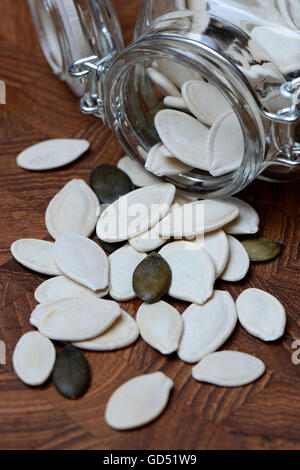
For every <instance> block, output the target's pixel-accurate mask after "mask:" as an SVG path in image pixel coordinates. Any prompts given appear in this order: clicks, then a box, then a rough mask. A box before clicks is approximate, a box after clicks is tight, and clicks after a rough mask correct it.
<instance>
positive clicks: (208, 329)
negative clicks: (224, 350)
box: [178, 291, 237, 363]
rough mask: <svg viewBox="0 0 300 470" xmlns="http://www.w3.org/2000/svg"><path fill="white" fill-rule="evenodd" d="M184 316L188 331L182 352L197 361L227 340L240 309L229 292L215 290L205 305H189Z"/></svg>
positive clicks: (182, 356)
mask: <svg viewBox="0 0 300 470" xmlns="http://www.w3.org/2000/svg"><path fill="white" fill-rule="evenodd" d="M182 319H183V324H184V333H183V336H182V339H181V343H180V346H179V350H178V356H179V358H180V359H181V360H182V361H184V362H189V363H195V362H199V361H201V359H203V358H204V357H205V356H207V354H210V353H212V352H215V351H217V349H219V348H220V347H221V346H222V345H223V344H224V343H225V342H226V341H227V339H228V338H229V337H230V336H231V334H232V332H233V330H234V329H235V327H236V323H237V311H236V307H235V303H234V301H233V299H232V297H231V295H230V294H229V293H228V292H224V291H214V295H213V297H212V298H211V299H210V300H208V302H206V304H205V305H202V306H201V305H196V304H193V305H191V306H190V307H189V308H187V310H185V312H184V313H183V316H182Z"/></svg>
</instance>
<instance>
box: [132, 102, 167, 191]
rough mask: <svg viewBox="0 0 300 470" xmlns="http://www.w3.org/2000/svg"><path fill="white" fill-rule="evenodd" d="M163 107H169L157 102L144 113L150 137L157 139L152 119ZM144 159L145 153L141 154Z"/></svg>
mask: <svg viewBox="0 0 300 470" xmlns="http://www.w3.org/2000/svg"><path fill="white" fill-rule="evenodd" d="M165 109H169V108H168V107H167V106H166V105H165V104H164V103H157V104H156V105H155V106H153V107H152V108H151V109H150V111H148V112H147V113H146V116H145V126H146V128H147V130H148V131H150V132H151V134H152V137H153V138H155V140H156V139H157V140H158V139H159V136H158V133H157V131H156V127H155V124H154V119H155V116H156V115H157V113H159V111H163V110H165ZM139 153H140V155H141V152H139ZM141 156H142V157H143V158H144V159H145V160H146V158H145V157H147V154H146V156H145V155H141ZM152 184H155V183H152Z"/></svg>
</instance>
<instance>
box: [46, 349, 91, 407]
mask: <svg viewBox="0 0 300 470" xmlns="http://www.w3.org/2000/svg"><path fill="white" fill-rule="evenodd" d="M52 381H53V384H54V386H55V388H56V389H57V390H58V392H59V393H61V394H62V395H63V396H64V397H66V398H69V399H70V400H77V399H78V398H81V397H82V396H83V395H84V394H85V393H86V392H87V391H88V388H89V386H90V382H91V370H90V366H89V363H88V361H87V360H86V358H85V356H84V355H83V354H82V352H80V351H78V349H76V348H75V347H74V346H73V345H72V344H68V345H67V346H66V347H65V348H64V350H63V351H62V352H60V353H59V354H58V355H57V359H56V364H55V367H54V371H53V374H52Z"/></svg>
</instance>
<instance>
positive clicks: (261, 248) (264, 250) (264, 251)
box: [242, 238, 284, 262]
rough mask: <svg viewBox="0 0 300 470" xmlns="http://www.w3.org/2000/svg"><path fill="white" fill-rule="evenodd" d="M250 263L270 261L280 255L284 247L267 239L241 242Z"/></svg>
mask: <svg viewBox="0 0 300 470" xmlns="http://www.w3.org/2000/svg"><path fill="white" fill-rule="evenodd" d="M242 244H243V247H244V248H245V250H246V251H247V253H248V255H249V257H250V261H252V262H260V261H271V260H273V259H275V258H277V257H278V256H279V255H281V253H282V251H283V248H284V245H283V244H282V243H277V242H274V241H273V240H270V239H268V238H254V239H250V240H244V241H242Z"/></svg>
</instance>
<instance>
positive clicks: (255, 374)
mask: <svg viewBox="0 0 300 470" xmlns="http://www.w3.org/2000/svg"><path fill="white" fill-rule="evenodd" d="M264 372H265V365H264V363H263V362H262V361H261V360H260V359H257V358H256V357H254V356H250V355H249V354H245V353H241V352H238V351H219V352H215V353H213V354H210V355H209V356H206V357H205V358H204V359H202V361H201V362H199V364H197V365H196V366H195V367H194V368H193V369H192V375H193V377H194V379H196V380H198V381H199V382H208V383H211V384H214V385H218V386H220V387H242V386H243V385H247V384H250V383H251V382H254V381H255V380H257V379H258V378H259V377H261V376H262V375H263V373H264Z"/></svg>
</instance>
